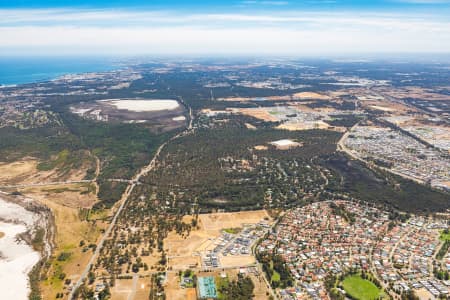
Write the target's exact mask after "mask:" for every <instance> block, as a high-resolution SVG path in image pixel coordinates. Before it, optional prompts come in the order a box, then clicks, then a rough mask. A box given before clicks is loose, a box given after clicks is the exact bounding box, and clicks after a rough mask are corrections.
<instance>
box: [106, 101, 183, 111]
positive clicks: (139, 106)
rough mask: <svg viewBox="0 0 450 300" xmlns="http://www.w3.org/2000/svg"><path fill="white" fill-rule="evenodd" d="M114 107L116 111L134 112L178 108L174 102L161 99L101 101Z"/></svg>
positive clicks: (177, 104)
mask: <svg viewBox="0 0 450 300" xmlns="http://www.w3.org/2000/svg"><path fill="white" fill-rule="evenodd" d="M101 102H103V103H107V104H110V105H113V106H115V107H116V108H117V109H123V110H129V111H135V112H149V111H160V110H174V109H176V108H178V107H179V106H180V104H179V103H178V101H176V100H163V99H155V100H152V99H148V100H120V99H118V100H101Z"/></svg>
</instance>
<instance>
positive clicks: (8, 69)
mask: <svg viewBox="0 0 450 300" xmlns="http://www.w3.org/2000/svg"><path fill="white" fill-rule="evenodd" d="M121 67H123V64H122V63H120V60H119V59H116V58H108V57H98V58H87V57H71V56H67V57H57V58H51V57H28V58H25V59H23V58H21V59H20V60H19V59H18V58H17V57H5V56H0V88H8V87H17V86H19V85H26V84H37V83H42V82H50V81H53V80H55V79H57V78H59V77H62V76H65V75H69V74H85V73H97V72H110V71H114V70H117V69H120V68H121ZM2 70H3V71H4V72H2Z"/></svg>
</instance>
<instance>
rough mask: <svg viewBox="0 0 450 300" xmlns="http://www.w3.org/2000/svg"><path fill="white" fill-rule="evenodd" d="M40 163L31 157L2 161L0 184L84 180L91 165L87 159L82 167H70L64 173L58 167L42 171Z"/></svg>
mask: <svg viewBox="0 0 450 300" xmlns="http://www.w3.org/2000/svg"><path fill="white" fill-rule="evenodd" d="M39 163H40V161H39V160H37V159H35V158H31V157H26V158H24V159H22V160H19V161H15V162H12V163H1V162H0V185H26V184H36V183H49V182H59V181H76V180H82V179H84V177H85V176H86V171H87V170H88V168H89V167H90V165H89V162H88V161H86V162H85V163H83V164H82V166H81V167H80V168H77V169H70V170H68V171H65V172H64V174H62V172H60V170H59V169H58V168H57V167H55V168H54V169H52V170H49V171H40V170H38V165H39Z"/></svg>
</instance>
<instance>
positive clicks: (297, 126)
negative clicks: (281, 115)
mask: <svg viewBox="0 0 450 300" xmlns="http://www.w3.org/2000/svg"><path fill="white" fill-rule="evenodd" d="M275 128H276V129H284V130H291V131H296V130H310V129H329V128H330V125H329V124H327V123H325V122H324V121H314V122H286V123H283V124H280V125H278V126H277V127H275Z"/></svg>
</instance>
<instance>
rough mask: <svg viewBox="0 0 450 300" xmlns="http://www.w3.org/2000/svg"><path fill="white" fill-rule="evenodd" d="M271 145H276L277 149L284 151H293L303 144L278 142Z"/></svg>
mask: <svg viewBox="0 0 450 300" xmlns="http://www.w3.org/2000/svg"><path fill="white" fill-rule="evenodd" d="M270 144H271V145H274V146H275V147H276V148H277V149H280V150H284V149H291V148H295V147H300V146H301V145H302V144H301V143H298V142H294V141H293V140H287V139H285V140H278V141H274V142H271V143H270Z"/></svg>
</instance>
